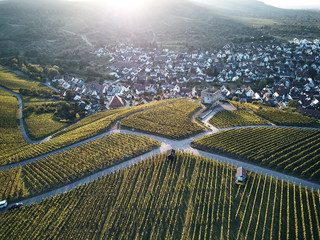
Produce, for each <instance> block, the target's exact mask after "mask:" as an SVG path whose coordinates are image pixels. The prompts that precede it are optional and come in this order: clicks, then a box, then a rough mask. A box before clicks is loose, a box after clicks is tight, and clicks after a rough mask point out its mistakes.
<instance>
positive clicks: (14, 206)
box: [9, 203, 23, 210]
mask: <svg viewBox="0 0 320 240" xmlns="http://www.w3.org/2000/svg"><path fill="white" fill-rule="evenodd" d="M22 206H23V203H15V204H13V205H12V206H10V207H9V210H12V209H16V208H20V207H22Z"/></svg>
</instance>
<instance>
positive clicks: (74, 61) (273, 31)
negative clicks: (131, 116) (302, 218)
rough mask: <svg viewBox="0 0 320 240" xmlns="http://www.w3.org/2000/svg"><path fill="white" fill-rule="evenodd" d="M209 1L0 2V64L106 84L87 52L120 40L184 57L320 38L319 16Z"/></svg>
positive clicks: (101, 64) (249, 2)
mask: <svg viewBox="0 0 320 240" xmlns="http://www.w3.org/2000/svg"><path fill="white" fill-rule="evenodd" d="M209 2H210V5H208V4H205V3H199V2H189V1H186V0H175V1H154V0H150V1H148V2H147V3H148V4H145V5H143V6H141V8H134V9H131V10H130V9H115V8H114V7H112V6H110V5H108V4H106V3H105V2H104V1H94V2H69V1H62V0H61V1H38V0H30V1H22V0H20V1H18V0H13V1H2V2H0V23H1V25H0V26H1V28H0V56H1V57H2V59H0V60H1V62H2V63H3V64H6V60H7V59H8V58H11V57H16V56H22V57H24V58H26V59H27V60H29V61H30V62H32V63H35V64H37V63H41V64H44V65H57V66H59V67H60V69H61V73H62V74H63V73H65V72H67V73H69V74H77V75H78V76H80V77H81V76H83V77H86V76H87V74H88V73H87V71H89V70H92V69H93V70H94V72H96V73H97V75H98V76H100V77H101V78H102V79H103V78H105V76H106V75H107V71H106V68H105V65H106V61H105V60H104V59H98V58H95V57H94V56H93V55H92V54H90V52H92V51H93V50H94V49H97V48H98V47H104V46H105V45H106V44H108V45H112V44H113V43H115V42H119V41H120V42H128V41H129V42H134V43H135V44H136V45H142V46H150V47H160V48H173V49H176V50H182V51H185V50H193V49H197V48H198V47H201V48H206V49H220V48H221V47H222V46H224V45H225V44H226V43H230V42H246V41H250V42H251V41H255V40H261V36H262V35H263V36H267V37H268V38H269V37H271V36H275V37H278V38H282V39H292V38H294V37H301V36H302V37H310V38H315V37H318V36H319V32H320V30H319V26H320V16H319V14H318V13H317V12H313V11H298V10H283V9H278V8H275V7H271V6H268V5H265V4H263V3H261V2H259V1H255V0H246V1H241V2H240V1H235V0H228V1H224V4H223V5H222V4H221V2H218V1H213V2H211V1H209ZM1 62H0V63H1ZM88 69H89V70H88Z"/></svg>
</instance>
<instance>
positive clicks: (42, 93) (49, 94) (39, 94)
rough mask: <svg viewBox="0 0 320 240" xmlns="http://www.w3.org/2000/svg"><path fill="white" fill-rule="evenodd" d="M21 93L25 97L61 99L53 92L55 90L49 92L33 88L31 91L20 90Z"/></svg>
mask: <svg viewBox="0 0 320 240" xmlns="http://www.w3.org/2000/svg"><path fill="white" fill-rule="evenodd" d="M19 93H20V94H21V95H24V96H33V97H44V98H48V97H54V98H59V97H60V96H59V95H58V93H57V92H56V91H53V90H52V91H49V90H45V89H35V88H31V89H24V88H20V89H19Z"/></svg>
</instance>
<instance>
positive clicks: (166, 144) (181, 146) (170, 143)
mask: <svg viewBox="0 0 320 240" xmlns="http://www.w3.org/2000/svg"><path fill="white" fill-rule="evenodd" d="M1 89H3V88H1ZM4 90H6V91H8V90H7V89H4ZM8 92H11V93H12V94H14V95H15V96H17V95H18V96H17V98H18V99H19V98H20V96H19V94H16V93H13V92H12V91H8ZM20 100H21V99H20ZM19 102H20V101H19ZM216 112H218V110H217V111H214V112H213V113H211V115H212V114H215V113H216ZM21 113H22V112H21ZM22 125H23V124H22ZM254 127H259V126H254ZM268 127H273V126H268ZM236 128H243V127H236ZM21 129H23V128H21ZM229 129H231V128H229ZM218 131H221V129H217V128H214V129H213V130H212V131H207V132H203V133H200V134H197V135H195V136H193V137H189V138H187V139H184V140H172V139H167V138H164V137H160V136H155V135H151V134H146V133H141V132H132V131H129V130H117V129H111V130H109V131H108V132H106V133H104V134H100V135H98V136H95V137H92V138H90V139H87V140H84V141H81V142H79V143H76V144H73V145H70V146H67V147H63V148H61V149H59V150H56V151H54V152H51V153H49V154H45V155H42V156H40V157H37V158H33V159H29V160H26V161H23V162H20V163H16V164H12V165H7V166H2V167H0V171H1V170H4V169H6V168H10V167H15V166H21V165H25V164H27V163H29V162H32V161H37V160H39V159H42V158H44V157H46V156H48V155H53V154H56V153H59V152H63V151H66V150H68V149H71V148H74V147H77V146H80V145H81V144H84V143H86V142H90V141H93V140H96V139H99V138H101V137H104V136H106V135H110V134H113V133H127V134H136V135H139V136H146V137H149V138H152V139H155V140H157V141H159V142H161V147H160V148H158V149H155V150H153V151H151V152H148V153H146V154H143V155H141V156H139V157H136V158H133V159H130V160H128V161H125V162H122V163H119V164H117V165H114V166H112V167H109V168H106V169H104V170H102V171H99V172H97V173H94V174H92V175H90V176H87V177H85V178H83V179H80V180H78V181H76V182H74V183H71V184H67V185H65V186H64V187H61V188H58V189H55V190H52V191H50V192H47V193H44V194H41V195H38V196H35V197H32V198H28V199H25V200H23V201H22V202H23V203H24V204H25V205H28V204H31V203H36V202H40V201H41V200H43V199H45V198H49V197H52V196H56V195H58V194H61V193H63V192H66V191H69V190H71V189H74V188H76V187H78V186H80V185H82V184H84V183H88V182H91V181H93V180H95V179H97V178H99V177H101V176H104V175H106V174H110V173H111V172H114V171H117V170H119V169H123V168H126V167H129V166H130V165H132V164H135V163H137V162H140V161H143V160H145V159H146V158H149V157H151V156H155V155H156V154H159V153H161V152H165V151H167V150H168V149H170V148H174V149H176V150H181V151H185V152H191V153H193V154H195V155H202V156H205V157H208V158H210V159H216V160H218V161H221V162H225V163H229V164H233V165H234V166H239V165H241V166H243V167H245V168H247V169H248V170H249V171H257V172H259V173H262V174H267V175H268V176H273V177H274V178H279V179H284V180H285V181H289V182H290V183H296V184H298V185H299V184H301V185H302V186H303V187H304V186H307V188H308V189H312V188H313V189H314V190H318V189H319V190H320V184H317V183H313V182H310V181H306V180H303V179H300V178H297V177H294V176H290V175H287V174H284V173H281V172H277V171H274V170H270V169H267V168H264V167H262V166H257V165H254V164H251V163H247V162H246V163H244V162H242V161H240V160H238V159H236V158H230V157H225V156H221V155H218V154H212V153H207V152H203V151H199V150H197V149H194V148H192V147H191V146H190V144H191V142H192V141H193V140H195V139H197V138H200V137H203V136H206V135H210V134H213V133H215V132H218ZM9 206H10V205H9Z"/></svg>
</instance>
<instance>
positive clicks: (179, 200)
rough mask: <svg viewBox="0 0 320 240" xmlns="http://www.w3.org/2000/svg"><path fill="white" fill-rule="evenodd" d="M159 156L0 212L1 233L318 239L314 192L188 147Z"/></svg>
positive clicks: (319, 200)
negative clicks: (241, 172)
mask: <svg viewBox="0 0 320 240" xmlns="http://www.w3.org/2000/svg"><path fill="white" fill-rule="evenodd" d="M164 158H165V156H164V155H159V156H156V157H153V158H151V159H149V160H146V161H144V162H141V163H139V164H136V165H133V166H131V167H130V168H128V169H124V170H121V171H118V172H116V173H113V174H110V175H107V176H105V177H103V178H101V179H98V180H96V181H94V182H92V183H90V184H86V185H84V186H81V187H78V188H77V189H75V190H72V191H70V192H67V193H65V194H61V195H58V196H56V197H54V198H50V199H46V200H44V201H42V202H41V203H39V204H33V205H30V206H27V207H24V208H22V209H20V210H19V211H9V212H6V213H3V214H1V220H0V222H1V224H0V238H1V239H319V238H320V235H319V234H320V226H319V224H320V222H319V217H320V216H319V214H318V213H319V211H318V209H319V208H320V192H319V191H318V192H314V191H312V190H311V191H310V190H307V189H306V188H303V187H301V186H296V185H292V184H289V183H287V182H284V181H283V180H279V179H274V178H272V177H268V176H263V175H260V174H258V173H253V172H250V173H248V182H247V184H246V185H245V186H244V187H243V186H238V185H235V184H234V174H235V167H232V166H229V165H226V164H224V163H220V162H216V161H213V160H211V159H206V158H201V157H195V156H193V155H189V154H182V153H178V154H177V160H176V161H174V162H170V163H168V162H165V161H164Z"/></svg>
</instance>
